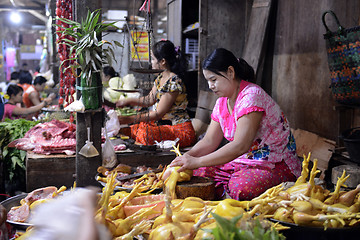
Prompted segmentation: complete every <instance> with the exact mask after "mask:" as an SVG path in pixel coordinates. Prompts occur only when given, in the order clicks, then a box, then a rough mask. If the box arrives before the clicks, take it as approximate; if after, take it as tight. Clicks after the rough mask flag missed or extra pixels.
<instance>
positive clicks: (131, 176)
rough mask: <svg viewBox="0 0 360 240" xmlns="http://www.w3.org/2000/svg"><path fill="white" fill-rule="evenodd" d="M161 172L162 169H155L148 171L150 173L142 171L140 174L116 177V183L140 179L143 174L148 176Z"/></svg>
mask: <svg viewBox="0 0 360 240" xmlns="http://www.w3.org/2000/svg"><path fill="white" fill-rule="evenodd" d="M162 171H163V169H155V170H150V171H144V172H141V173H134V174H130V175H127V176H123V177H117V178H116V180H118V181H122V180H128V179H132V178H138V177H142V176H144V175H145V174H148V173H159V172H162Z"/></svg>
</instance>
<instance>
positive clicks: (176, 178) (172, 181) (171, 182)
mask: <svg viewBox="0 0 360 240" xmlns="http://www.w3.org/2000/svg"><path fill="white" fill-rule="evenodd" d="M173 148H174V150H171V151H173V152H175V153H176V155H177V156H181V153H180V150H179V145H178V146H177V147H175V146H173ZM179 169H180V167H167V168H166V170H165V173H164V175H163V176H164V178H165V179H166V180H165V181H164V184H165V187H166V188H167V189H169V191H170V195H171V198H172V199H176V191H175V190H176V183H177V182H184V181H190V179H191V177H192V176H193V171H192V170H189V169H187V170H185V171H182V172H178V171H177V170H179Z"/></svg>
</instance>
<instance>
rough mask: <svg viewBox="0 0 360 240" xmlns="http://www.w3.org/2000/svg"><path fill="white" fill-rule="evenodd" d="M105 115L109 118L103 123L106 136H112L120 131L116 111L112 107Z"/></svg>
mask: <svg viewBox="0 0 360 240" xmlns="http://www.w3.org/2000/svg"><path fill="white" fill-rule="evenodd" d="M107 115H108V117H109V120H108V121H106V124H105V128H106V132H107V133H106V135H107V137H114V136H116V135H117V134H118V133H119V131H120V122H119V119H118V116H117V114H116V112H115V111H114V110H113V109H111V110H110V111H109V112H108V114H107Z"/></svg>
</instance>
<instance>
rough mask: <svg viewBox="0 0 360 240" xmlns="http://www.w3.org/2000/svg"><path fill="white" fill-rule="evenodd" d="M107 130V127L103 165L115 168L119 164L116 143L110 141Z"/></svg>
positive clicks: (103, 149) (103, 148)
mask: <svg viewBox="0 0 360 240" xmlns="http://www.w3.org/2000/svg"><path fill="white" fill-rule="evenodd" d="M108 135H109V134H108V133H107V130H106V128H105V143H104V144H103V145H102V152H101V154H102V166H103V167H106V168H113V167H115V166H116V165H117V157H116V153H115V149H114V145H113V144H112V143H111V141H110V137H109V136H108Z"/></svg>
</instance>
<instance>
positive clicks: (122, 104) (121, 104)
mask: <svg viewBox="0 0 360 240" xmlns="http://www.w3.org/2000/svg"><path fill="white" fill-rule="evenodd" d="M129 105H130V103H129V101H128V100H126V99H122V100H119V101H117V102H116V107H118V108H122V107H126V106H129Z"/></svg>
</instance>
